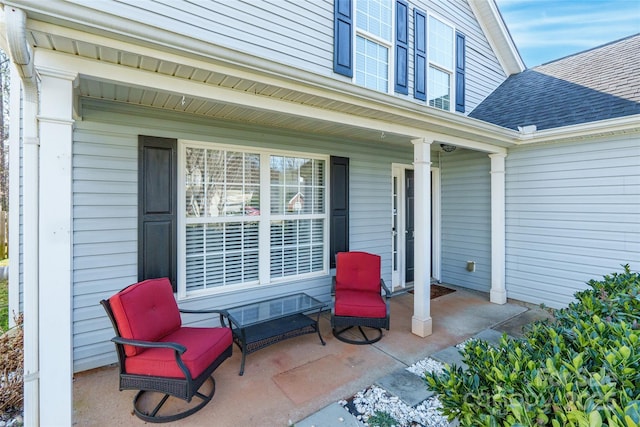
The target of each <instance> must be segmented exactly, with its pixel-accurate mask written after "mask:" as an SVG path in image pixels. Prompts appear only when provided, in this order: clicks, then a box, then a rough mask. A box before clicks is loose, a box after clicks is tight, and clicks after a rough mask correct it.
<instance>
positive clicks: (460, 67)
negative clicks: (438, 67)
mask: <svg viewBox="0 0 640 427" xmlns="http://www.w3.org/2000/svg"><path fill="white" fill-rule="evenodd" d="M464 80H465V37H464V34H462V33H459V32H457V31H456V111H459V112H461V113H464V90H465V81H464Z"/></svg>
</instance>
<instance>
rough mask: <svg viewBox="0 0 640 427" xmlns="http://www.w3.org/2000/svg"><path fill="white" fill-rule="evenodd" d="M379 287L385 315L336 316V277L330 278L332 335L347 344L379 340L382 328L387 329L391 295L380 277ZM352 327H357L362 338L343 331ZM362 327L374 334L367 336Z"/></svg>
mask: <svg viewBox="0 0 640 427" xmlns="http://www.w3.org/2000/svg"><path fill="white" fill-rule="evenodd" d="M380 289H382V291H383V293H384V295H383V296H384V301H385V304H386V312H387V315H386V316H385V317H380V318H371V317H353V316H336V313H335V307H336V278H335V276H334V277H333V278H332V282H331V298H332V301H333V304H332V306H331V329H332V333H333V336H334V337H336V338H337V339H338V340H340V341H342V342H346V343H349V344H355V345H366V344H373V343H375V342H378V341H380V339H381V338H382V335H383V334H382V329H383V328H384V329H386V330H387V331H388V330H389V323H390V321H389V315H390V306H389V298H390V297H391V290H390V289H389V288H388V287H387V285H386V283H385V282H384V280H383V279H380ZM354 327H357V328H358V331H359V332H360V335H361V336H362V338H361V339H360V338H358V339H355V338H354V339H352V338H349V337H347V336H346V335H345V332H347V331H349V330H351V329H353V328H354ZM363 328H368V329H370V330H371V331H370V333H371V332H373V333H374V336H373V337H369V335H367V332H366V331H365V329H363Z"/></svg>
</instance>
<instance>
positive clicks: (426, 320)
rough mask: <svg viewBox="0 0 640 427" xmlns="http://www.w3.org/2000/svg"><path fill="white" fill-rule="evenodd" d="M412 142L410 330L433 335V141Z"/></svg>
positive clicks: (418, 140) (423, 139)
mask: <svg viewBox="0 0 640 427" xmlns="http://www.w3.org/2000/svg"><path fill="white" fill-rule="evenodd" d="M412 142H413V167H414V179H415V194H414V218H415V224H414V226H415V228H414V229H415V244H414V245H415V246H414V259H415V262H414V265H415V267H414V281H413V317H412V319H411V332H412V333H414V334H416V335H418V336H419V337H426V336H428V335H431V333H432V331H433V325H432V320H431V271H430V265H431V143H432V142H433V141H432V140H430V139H426V138H420V139H415V140H413V141H412Z"/></svg>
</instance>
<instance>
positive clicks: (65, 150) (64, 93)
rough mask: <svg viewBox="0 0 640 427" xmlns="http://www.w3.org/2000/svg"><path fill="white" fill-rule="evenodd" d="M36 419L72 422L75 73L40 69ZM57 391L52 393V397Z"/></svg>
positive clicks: (66, 423) (48, 421)
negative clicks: (38, 417)
mask: <svg viewBox="0 0 640 427" xmlns="http://www.w3.org/2000/svg"><path fill="white" fill-rule="evenodd" d="M38 71H39V75H40V77H41V86H40V114H39V116H38V122H39V130H40V132H39V133H40V203H39V208H40V218H39V241H40V248H39V270H40V279H39V284H40V289H39V291H40V310H39V311H40V355H41V357H40V420H41V421H42V422H46V424H48V425H72V424H73V387H72V384H73V383H72V381H73V342H72V312H73V304H72V276H71V273H72V258H71V254H72V231H73V230H72V194H71V190H72V188H71V185H72V168H71V165H72V163H71V156H72V140H73V118H72V117H73V116H72V114H73V82H74V80H75V79H76V76H77V75H75V74H68V73H58V72H56V71H55V70H49V69H43V68H40V69H39V70H38ZM52 396H55V398H52Z"/></svg>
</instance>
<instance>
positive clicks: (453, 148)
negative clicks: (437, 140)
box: [440, 144, 458, 153]
mask: <svg viewBox="0 0 640 427" xmlns="http://www.w3.org/2000/svg"><path fill="white" fill-rule="evenodd" d="M440 148H442V151H444V152H446V153H452V152H454V151H456V148H458V147H456V146H455V145H449V144H440Z"/></svg>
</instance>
